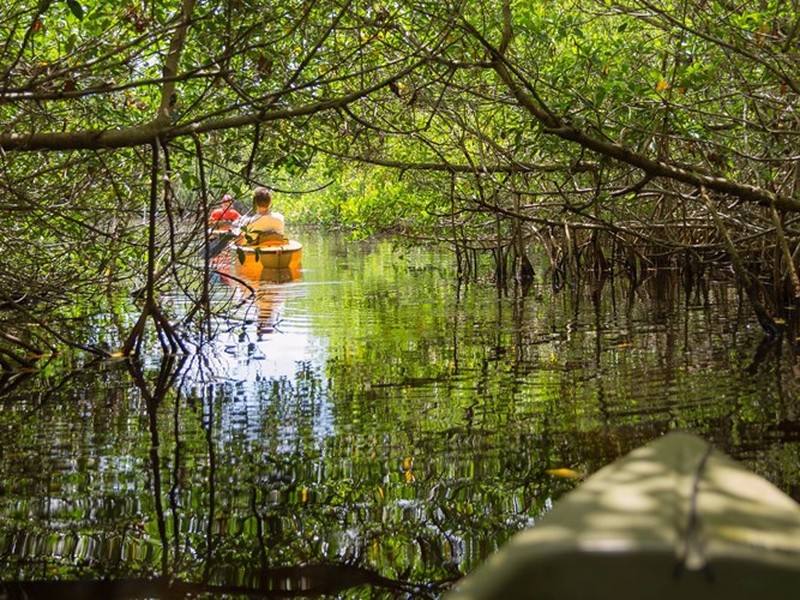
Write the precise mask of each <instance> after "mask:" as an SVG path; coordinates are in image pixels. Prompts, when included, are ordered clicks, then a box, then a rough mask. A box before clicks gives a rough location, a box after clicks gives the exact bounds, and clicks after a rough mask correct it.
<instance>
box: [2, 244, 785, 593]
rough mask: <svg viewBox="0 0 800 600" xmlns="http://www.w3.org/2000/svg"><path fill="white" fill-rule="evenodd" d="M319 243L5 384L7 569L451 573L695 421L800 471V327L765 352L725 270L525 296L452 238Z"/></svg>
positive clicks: (430, 581) (235, 580)
mask: <svg viewBox="0 0 800 600" xmlns="http://www.w3.org/2000/svg"><path fill="white" fill-rule="evenodd" d="M304 242H305V249H304V251H305V254H304V257H303V262H304V265H303V268H302V270H301V271H300V273H299V275H300V277H299V278H296V277H292V279H291V281H285V282H276V281H269V280H262V279H261V278H259V279H258V280H246V279H244V278H242V277H237V279H238V280H240V281H237V279H233V277H236V275H235V273H233V272H231V271H227V272H226V271H224V270H222V269H218V275H219V277H220V279H219V281H217V283H216V287H215V294H216V298H217V301H218V302H219V306H220V307H222V306H225V307H228V308H226V311H225V313H224V314H223V315H222V316H221V317H220V320H219V322H218V335H217V337H216V338H215V340H214V342H213V343H212V344H210V345H209V346H208V348H207V351H206V352H204V353H203V354H200V355H194V356H189V357H186V358H185V359H184V360H168V361H163V362H162V361H160V359H159V360H156V359H154V358H152V357H150V358H148V357H145V359H144V360H143V361H142V363H141V364H128V363H126V362H125V361H122V362H119V363H103V364H100V365H97V366H94V367H92V368H87V369H74V368H71V365H70V364H69V361H68V360H66V359H65V360H64V362H62V363H57V362H54V363H52V365H51V368H50V369H49V370H46V371H43V372H42V373H39V374H37V375H36V376H35V377H29V378H26V379H23V380H19V379H16V380H14V381H16V383H14V384H13V385H8V386H7V387H6V392H5V394H4V396H3V397H2V398H0V402H2V405H1V406H2V410H0V434H2V436H3V439H4V440H5V443H4V444H3V446H2V447H0V476H1V479H0V486H2V487H1V488H0V514H1V515H2V516H3V520H2V522H0V572H1V573H2V579H3V580H4V581H10V580H42V579H68V580H70V579H79V578H80V579H92V578H95V579H96V578H100V577H108V578H111V579H113V580H115V581H118V582H120V583H121V584H123V583H124V584H125V585H128V586H134V587H135V586H137V585H138V586H145V585H153V586H155V587H154V588H153V590H154V591H150V592H147V593H148V594H152V595H167V592H166V591H164V590H165V588H163V587H159V586H163V585H166V584H165V582H166V581H171V582H176V583H175V584H174V585H176V586H178V587H175V588H173V589H172V592H170V593H173V592H174V593H175V594H177V595H181V594H183V595H188V594H190V593H201V592H205V593H208V594H212V595H213V594H221V593H222V591H221V590H222V589H226V590H228V591H231V590H238V589H240V588H247V589H249V590H259V593H263V594H265V595H269V594H270V593H272V592H274V591H275V590H278V589H281V588H287V587H291V588H292V589H294V590H300V589H306V588H307V587H308V586H309V585H315V586H316V585H320V586H323V585H324V583H323V581H324V577H322V575H320V573H322V572H323V571H325V570H326V569H327V571H325V572H326V573H328V574H331V573H333V576H332V577H333V579H334V580H336V581H337V582H339V585H345V583H346V584H347V585H348V586H350V585H352V586H358V585H362V584H363V585H367V586H369V587H370V588H371V589H373V590H375V592H374V593H375V595H376V596H380V595H381V594H385V595H399V594H409V595H418V596H423V597H424V596H431V597H435V596H437V595H438V594H439V593H440V592H441V591H442V590H444V589H446V588H447V586H448V585H449V583H450V582H452V581H453V580H454V579H455V578H457V577H458V576H459V575H460V574H462V573H463V572H466V571H468V570H471V569H472V568H474V567H475V565H476V564H478V562H480V561H481V560H482V559H483V558H484V557H485V556H487V555H488V554H489V553H491V552H492V551H493V550H494V549H496V548H497V547H498V546H499V545H500V544H502V543H503V541H504V540H505V539H507V538H508V537H509V536H510V535H511V534H513V533H514V532H515V531H517V530H518V529H520V528H522V527H525V526H527V525H530V524H531V523H532V522H535V520H536V519H537V518H538V516H539V515H540V514H542V513H543V512H544V511H546V510H547V509H548V507H549V506H551V505H552V503H553V502H554V500H555V499H557V498H558V497H559V496H560V495H561V494H563V493H564V492H565V491H568V490H569V489H571V488H572V487H573V486H574V485H575V482H573V481H571V480H567V479H560V478H555V477H552V476H550V475H548V474H547V471H548V470H552V469H558V468H569V469H573V470H576V471H581V472H586V473H591V472H593V471H594V470H596V469H597V468H599V467H600V466H602V465H604V464H606V463H607V462H610V461H611V460H613V459H615V458H616V457H618V456H619V455H621V454H623V453H625V452H626V451H628V450H630V449H632V448H633V447H635V446H638V445H640V444H642V443H645V442H647V441H649V440H651V439H652V438H654V437H657V436H659V435H661V434H662V433H664V432H665V431H668V430H671V429H676V428H680V429H688V430H692V431H695V432H697V433H700V434H701V435H703V436H705V437H707V438H709V439H711V440H712V441H714V442H715V443H717V444H718V445H719V446H720V447H721V448H722V449H724V450H725V451H726V452H728V453H729V454H733V455H734V456H736V457H738V458H744V459H745V460H747V461H749V462H750V464H751V466H753V467H755V469H756V471H757V472H759V473H761V474H762V475H765V476H767V478H769V479H771V480H772V481H774V482H776V483H778V484H779V485H780V486H781V487H783V488H784V489H785V490H787V491H789V492H790V493H796V490H797V489H798V487H797V486H798V474H797V470H796V464H797V459H798V439H797V438H798V436H797V433H796V432H797V431H798V430H800V428H798V427H796V424H797V423H798V422H800V420H798V417H797V414H796V409H795V402H794V398H795V397H796V394H797V391H798V389H797V388H798V380H797V377H796V376H795V374H794V372H793V369H794V368H796V365H797V358H796V355H795V354H794V349H793V347H792V346H791V344H788V343H786V342H784V343H783V344H782V345H777V346H775V345H773V346H769V347H765V348H762V355H763V358H759V360H758V361H756V360H754V357H755V356H757V355H756V350H757V347H758V343H759V341H760V337H759V335H758V329H757V326H756V328H755V329H751V324H750V323H749V322H748V320H747V319H746V318H745V315H746V314H747V313H746V311H742V310H741V309H740V307H739V305H738V301H737V298H736V295H735V294H732V293H731V291H730V290H728V289H727V287H725V286H724V285H723V284H722V283H712V284H711V285H710V286H709V287H708V288H707V289H706V290H704V291H703V293H702V294H700V295H698V294H697V292H696V290H693V291H692V294H691V297H690V298H689V299H688V300H687V297H686V296H683V295H681V292H680V288H677V290H673V292H672V296H669V295H667V294H666V293H665V292H664V287H663V282H660V283H655V282H652V284H651V282H648V281H646V282H644V284H643V285H641V286H638V287H635V288H634V287H630V286H629V285H628V284H627V283H626V282H616V283H615V282H606V283H605V285H604V286H602V287H598V286H595V287H594V289H589V290H587V289H584V290H580V289H576V290H570V289H567V288H565V289H564V290H562V292H561V293H553V291H552V288H551V287H550V285H549V282H547V281H546V280H544V279H542V280H541V281H539V282H537V283H535V284H534V285H533V287H532V288H531V289H530V291H529V293H528V294H527V295H521V294H519V295H515V294H513V293H508V294H505V293H503V292H502V291H500V292H498V291H497V290H495V289H493V288H492V287H491V286H466V287H464V286H462V287H459V286H458V285H457V283H456V282H455V281H454V280H453V279H452V277H451V276H450V274H451V272H452V269H451V267H452V265H450V264H449V263H448V262H447V261H448V257H446V256H443V255H440V254H437V253H435V252H433V251H427V250H416V251H398V250H396V249H395V248H393V247H392V245H391V244H389V243H380V244H375V245H370V246H358V245H354V244H350V243H347V242H346V241H344V240H341V239H336V238H330V237H326V238H324V239H323V238H319V239H313V238H311V237H309V239H308V240H304ZM539 272H540V273H544V270H543V269H539ZM231 276H232V277H231ZM226 277H227V279H225V278H226ZM231 299H233V302H232V303H231V304H226V303H227V302H228V301H229V300H231ZM298 565H307V569H309V570H306V571H301V570H298V571H295V570H293V569H295V568H296V567H298ZM314 569H317V570H316V571H314ZM279 580H280V581H279ZM312 580H313V582H312ZM148 582H150V583H148ZM26 585H27V586H28V587H25V586H23V587H22V588H11V587H9V588H8V589H9V590H12V589H24V590H25V593H29V594H30V593H32V591H31V590H32V587H30V586H33V585H34V584H26ZM37 585H38V584H37ZM42 585H45V584H44V583H42ZM87 585H89V584H87ZM97 585H100V584H97ZM180 586H187V587H184V588H181V587H180ZM192 586H196V587H194V588H192ZM214 586H218V587H216V588H215V587H214ZM304 586H305V587H304ZM126 589H131V588H130V587H129V588H126ZM139 589H142V588H139ZM190 589H191V590H193V591H189V590H190ZM317 589H318V590H320V591H321V590H322V589H323V588H317ZM179 590H183V591H179ZM325 591H326V592H327V593H330V594H336V593H338V592H336V591H335V589H334V588H330V587H328V588H325ZM62 592H64V593H66V592H65V591H64V590H63V589H62V590H60V591H58V593H59V594H61V593H62ZM106 592H107V590H106V591H104V592H103V593H106ZM231 593H233V592H232V591H231ZM348 593H349V594H352V595H358V593H359V592H358V591H357V589H356V588H355V587H354V588H353V591H352V592H341V594H343V595H347V594H348Z"/></svg>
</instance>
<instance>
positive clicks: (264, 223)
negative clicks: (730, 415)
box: [247, 211, 284, 235]
mask: <svg viewBox="0 0 800 600" xmlns="http://www.w3.org/2000/svg"><path fill="white" fill-rule="evenodd" d="M283 224H284V219H283V215H282V214H281V213H278V212H271V211H270V212H268V213H265V214H263V215H256V216H255V217H254V218H253V220H252V221H250V222H249V223H248V224H247V231H249V232H258V233H280V234H281V235H283Z"/></svg>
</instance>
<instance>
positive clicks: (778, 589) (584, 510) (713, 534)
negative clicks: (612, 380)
mask: <svg viewBox="0 0 800 600" xmlns="http://www.w3.org/2000/svg"><path fill="white" fill-rule="evenodd" d="M798 594H800V506H799V505H798V504H797V503H795V502H794V500H792V499H791V498H789V497H788V496H786V495H784V494H783V493H782V492H781V491H780V490H778V489H777V488H775V487H774V486H773V485H772V484H770V483H768V482H767V481H766V480H765V479H762V478H761V477H759V476H758V475H755V474H754V473H751V472H749V471H748V470H746V469H745V468H744V467H743V466H741V465H740V464H738V463H736V462H734V461H732V460H731V459H729V458H727V457H726V456H724V455H723V454H722V453H720V452H718V451H716V450H713V449H712V448H711V446H710V445H709V444H708V443H706V442H704V441H703V440H701V439H699V438H697V437H694V436H691V435H688V434H677V433H674V434H670V435H668V436H666V437H664V438H662V439H659V440H658V441H656V442H654V443H652V444H650V445H647V446H644V447H642V448H639V449H638V450H635V451H634V452H632V453H631V454H629V455H628V456H626V457H624V458H622V459H620V460H619V461H617V462H615V463H613V464H611V465H609V466H607V467H605V468H604V469H601V470H600V471H598V472H597V473H596V474H595V475H593V476H591V477H590V478H589V479H588V480H587V481H586V482H585V483H583V484H581V485H580V486H579V487H578V488H577V489H576V490H574V491H573V492H571V493H569V494H567V495H566V496H565V497H564V498H563V499H561V500H559V501H558V502H556V504H555V507H554V508H553V509H552V510H551V511H550V512H549V513H548V514H547V515H545V516H544V517H543V519H542V520H541V522H540V523H538V524H537V525H536V526H535V527H533V528H532V529H530V530H528V531H525V532H522V533H520V534H518V535H517V536H515V537H514V538H512V540H511V541H510V542H509V543H508V544H507V545H506V546H504V547H503V548H502V549H501V550H500V551H499V552H498V553H497V554H496V555H494V556H493V557H491V558H490V559H489V560H488V561H487V562H486V564H484V565H483V566H481V567H480V568H479V569H478V570H477V571H476V572H475V573H473V574H472V575H469V576H468V577H466V578H465V579H464V580H463V581H461V582H459V583H458V584H457V585H456V588H455V589H454V591H453V592H452V593H451V595H450V596H449V597H448V598H449V599H450V600H456V599H459V600H465V599H483V598H485V599H490V598H492V599H494V598H503V599H504V600H505V599H508V600H512V599H522V598H526V599H527V598H548V599H553V600H558V599H566V598H585V599H599V598H603V599H609V600H610V599H614V600H617V599H623V600H624V599H634V598H637V599H638V598H655V599H662V598H663V599H674V598H679V599H680V600H692V599H698V600H699V599H701V598H702V599H706V598H720V599H725V600H730V599H736V598H770V599H774V598H797V597H798Z"/></svg>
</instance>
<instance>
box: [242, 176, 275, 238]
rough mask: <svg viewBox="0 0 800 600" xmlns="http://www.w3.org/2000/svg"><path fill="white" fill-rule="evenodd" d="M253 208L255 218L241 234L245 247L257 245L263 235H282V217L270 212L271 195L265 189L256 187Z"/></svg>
mask: <svg viewBox="0 0 800 600" xmlns="http://www.w3.org/2000/svg"><path fill="white" fill-rule="evenodd" d="M253 208H254V209H255V211H256V214H255V216H253V217H252V218H251V220H250V221H249V222H248V223H247V224H246V225H245V227H244V228H243V233H244V236H245V239H246V243H247V245H257V244H259V243H260V242H259V241H257V239H258V238H260V237H262V236H263V235H264V234H270V233H272V234H274V233H277V234H280V235H283V226H284V219H283V215H282V214H280V213H278V212H275V211H273V210H272V194H271V193H270V191H269V190H268V189H267V188H265V187H258V188H256V189H255V191H254V192H253Z"/></svg>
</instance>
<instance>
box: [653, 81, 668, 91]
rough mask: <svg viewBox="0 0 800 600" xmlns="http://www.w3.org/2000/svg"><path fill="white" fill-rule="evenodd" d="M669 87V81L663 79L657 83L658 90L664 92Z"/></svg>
mask: <svg viewBox="0 0 800 600" xmlns="http://www.w3.org/2000/svg"><path fill="white" fill-rule="evenodd" d="M668 87H669V83H667V82H666V81H664V80H663V79H662V80H661V81H659V82H658V83H657V84H656V91H657V92H663V91H664V90H665V89H667V88H668Z"/></svg>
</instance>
